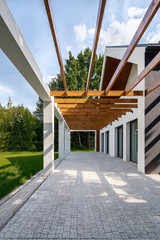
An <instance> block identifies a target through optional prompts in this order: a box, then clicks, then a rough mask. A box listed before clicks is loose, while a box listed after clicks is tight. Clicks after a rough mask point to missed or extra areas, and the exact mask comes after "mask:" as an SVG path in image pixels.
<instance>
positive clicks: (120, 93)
mask: <svg viewBox="0 0 160 240" xmlns="http://www.w3.org/2000/svg"><path fill="white" fill-rule="evenodd" d="M104 93H105V91H88V93H87V95H88V96H90V97H100V96H104ZM50 96H54V97H67V96H68V97H85V96H86V91H68V92H67V94H66V92H65V91H50ZM107 96H108V97H120V96H126V95H125V92H124V91H123V90H122V91H109V93H108V95H107ZM127 96H143V91H131V92H130V93H129V94H128V95H127Z"/></svg>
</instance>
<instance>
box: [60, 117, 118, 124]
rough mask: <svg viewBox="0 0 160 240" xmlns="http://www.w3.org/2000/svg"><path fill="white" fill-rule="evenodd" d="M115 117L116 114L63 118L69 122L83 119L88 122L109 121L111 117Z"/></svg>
mask: <svg viewBox="0 0 160 240" xmlns="http://www.w3.org/2000/svg"><path fill="white" fill-rule="evenodd" d="M115 118H118V117H117V116H112V117H110V118H107V117H106V118H103V117H90V118H86V117H81V116H79V117H75V118H72V117H64V119H65V120H66V121H69V122H77V121H84V122H86V123H89V122H91V123H92V122H97V123H98V122H106V121H110V120H112V119H115Z"/></svg>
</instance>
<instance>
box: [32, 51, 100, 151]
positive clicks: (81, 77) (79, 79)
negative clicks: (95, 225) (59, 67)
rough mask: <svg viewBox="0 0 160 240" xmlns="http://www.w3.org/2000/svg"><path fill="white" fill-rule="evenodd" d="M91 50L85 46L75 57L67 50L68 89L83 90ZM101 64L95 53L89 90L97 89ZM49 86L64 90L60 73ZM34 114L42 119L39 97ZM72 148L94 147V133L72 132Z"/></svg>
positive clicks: (56, 134) (66, 71)
mask: <svg viewBox="0 0 160 240" xmlns="http://www.w3.org/2000/svg"><path fill="white" fill-rule="evenodd" d="M91 54H92V51H91V50H90V49H89V48H86V49H85V50H84V52H82V51H81V52H80V53H79V54H78V55H77V57H76V58H75V57H74V56H73V55H72V53H71V52H69V57H68V59H66V60H65V66H64V69H65V77H66V82H67V87H68V90H85V87H86V83H87V78H88V70H89V66H90V59H91ZM102 64H103V56H102V55H101V54H99V56H97V55H96V57H95V62H94V66H93V71H92V76H91V82H90V86H89V90H95V89H96V90H98V89H99V84H100V78H101V71H102ZM49 87H50V89H51V90H57V91H60V90H64V86H63V81H62V76H61V74H57V76H56V77H54V78H52V80H51V82H50V83H49ZM34 114H35V116H37V117H38V118H39V119H43V101H42V100H41V99H39V100H38V102H37V105H36V111H35V112H34ZM71 135H72V136H71V138H72V148H74V149H76V148H77V146H79V148H80V149H83V148H85V147H86V148H88V149H90V148H91V149H93V148H94V133H93V132H92V133H88V134H87V135H86V133H83V132H80V133H78V132H72V134H71ZM55 149H56V150H57V149H58V121H57V119H56V118H55Z"/></svg>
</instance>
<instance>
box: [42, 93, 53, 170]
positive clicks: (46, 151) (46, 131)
mask: <svg viewBox="0 0 160 240" xmlns="http://www.w3.org/2000/svg"><path fill="white" fill-rule="evenodd" d="M51 100H52V101H51V102H48V101H47V102H43V169H46V171H47V172H52V171H53V170H54V97H52V98H51Z"/></svg>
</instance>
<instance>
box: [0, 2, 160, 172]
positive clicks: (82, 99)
mask: <svg viewBox="0 0 160 240" xmlns="http://www.w3.org/2000/svg"><path fill="white" fill-rule="evenodd" d="M44 2H45V6H46V12H47V15H48V19H49V24H50V28H51V32H52V36H53V39H54V44H55V48H56V52H57V57H58V61H59V65H60V69H61V73H62V77H63V85H64V89H65V91H50V89H49V87H48V85H47V83H46V81H45V79H44V77H43V75H42V73H41V71H40V69H39V67H38V65H37V63H36V61H35V59H34V58H33V55H32V53H31V51H30V49H29V47H28V45H27V43H26V42H25V39H24V38H23V36H22V33H21V31H20V29H19V27H18V26H17V24H16V22H15V20H14V18H13V15H12V13H11V12H10V10H9V8H8V6H7V4H6V1H5V0H0V48H1V49H2V51H3V52H4V53H5V54H6V56H7V57H8V58H9V59H10V61H11V62H12V63H13V64H14V66H15V67H16V68H17V70H18V71H19V72H20V73H21V74H22V76H23V77H24V78H25V79H26V81H27V82H28V83H29V84H30V85H31V87H32V88H33V89H34V90H35V92H36V93H37V95H38V96H39V97H40V98H41V99H42V100H43V103H44V111H43V113H44V115H43V121H44V125H43V136H44V148H43V156H44V157H43V167H44V169H46V171H47V172H52V170H53V169H54V115H56V117H57V118H58V120H59V160H62V159H64V158H65V156H66V155H67V154H68V153H69V152H70V130H77V131H78V130H87V131H90V130H93V131H95V132H96V151H99V147H100V151H101V152H103V153H104V154H109V155H111V156H117V157H119V158H122V159H123V160H124V161H132V162H134V163H135V164H137V170H138V171H140V172H142V173H146V172H150V171H154V172H156V173H159V172H160V169H159V168H160V151H159V147H160V124H159V122H160V121H159V110H160V101H159V100H160V96H159V86H160V67H159V63H160V45H158V44H157V45H156V44H154V45H139V46H137V43H138V42H139V40H140V38H141V37H142V35H143V33H144V32H145V30H146V28H147V26H148V25H149V23H150V22H151V20H152V18H153V17H154V15H155V14H156V12H157V11H158V9H159V4H160V2H159V1H155V0H153V1H152V3H151V5H150V6H149V8H148V10H147V12H146V14H145V16H144V18H143V19H142V22H141V24H140V25H139V28H138V29H137V31H136V33H135V35H134V37H133V39H132V41H131V43H130V45H129V46H119V47H117V46H116V47H106V48H105V53H104V64H103V71H102V79H101V84H100V90H99V91H90V89H89V84H90V81H91V75H92V70H93V64H94V58H95V53H96V48H97V44H98V38H99V34H100V28H101V23H102V18H103V13H104V8H105V1H100V5H99V10H98V18H97V25H96V31H95V40H94V46H93V51H92V56H91V64H90V67H89V73H88V79H87V85H86V89H85V90H84V91H68V89H67V85H66V81H65V73H64V69H63V62H62V58H61V55H60V49H59V44H58V41H57V34H56V31H55V22H54V18H53V13H52V8H51V1H49V0H44ZM136 46H137V47H136ZM152 59H153V60H152ZM150 63H151V66H150ZM155 66H157V67H155ZM151 69H153V70H152V71H151ZM144 77H145V78H144ZM135 79H136V81H138V85H137V83H135V85H136V86H135V87H134V88H132V87H130V86H131V85H133V82H134V81H135ZM128 88H130V90H128ZM132 89H133V91H131V90H132ZM153 90H154V91H153ZM126 92H127V93H126ZM146 93H147V94H146ZM149 93H150V94H149ZM57 97H60V98H57ZM68 97H72V98H68ZM73 97H76V98H73ZM78 97H79V98H78ZM95 97H99V98H95ZM137 99H138V105H137ZM120 103H121V104H120ZM128 103H129V104H128ZM99 139H100V141H99Z"/></svg>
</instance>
